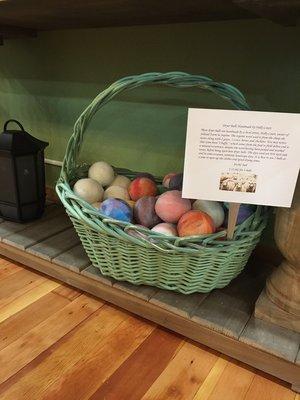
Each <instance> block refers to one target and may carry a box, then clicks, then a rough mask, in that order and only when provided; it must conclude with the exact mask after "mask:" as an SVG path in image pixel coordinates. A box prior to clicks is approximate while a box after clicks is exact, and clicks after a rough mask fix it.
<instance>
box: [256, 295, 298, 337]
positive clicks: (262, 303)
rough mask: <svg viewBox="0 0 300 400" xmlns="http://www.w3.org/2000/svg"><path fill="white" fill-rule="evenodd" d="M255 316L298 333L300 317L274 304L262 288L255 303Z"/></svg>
mask: <svg viewBox="0 0 300 400" xmlns="http://www.w3.org/2000/svg"><path fill="white" fill-rule="evenodd" d="M255 317H257V318H259V319H262V320H264V321H267V322H271V323H272V324H276V325H279V326H282V327H283V328H287V329H291V330H293V331H295V332H298V333H300V317H299V316H297V315H295V314H291V313H289V312H287V311H285V310H283V309H282V308H280V307H278V306H277V305H276V304H274V303H273V302H272V301H271V300H270V299H269V297H268V296H267V295H266V292H265V290H263V291H262V292H261V294H260V296H259V298H258V299H257V301H256V303H255Z"/></svg>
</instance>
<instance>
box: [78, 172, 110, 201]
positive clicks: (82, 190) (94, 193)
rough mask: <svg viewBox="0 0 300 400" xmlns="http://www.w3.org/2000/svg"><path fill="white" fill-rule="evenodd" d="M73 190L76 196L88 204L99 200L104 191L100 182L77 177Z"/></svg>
mask: <svg viewBox="0 0 300 400" xmlns="http://www.w3.org/2000/svg"><path fill="white" fill-rule="evenodd" d="M73 191H74V193H75V194H76V195H77V196H78V197H80V198H81V199H83V200H85V201H86V202H87V203H90V204H93V203H96V202H97V201H101V200H102V197H103V192H104V190H103V187H102V186H101V185H100V183H98V182H97V181H95V180H94V179H90V178H84V179H79V180H78V181H77V182H76V183H75V185H74V188H73Z"/></svg>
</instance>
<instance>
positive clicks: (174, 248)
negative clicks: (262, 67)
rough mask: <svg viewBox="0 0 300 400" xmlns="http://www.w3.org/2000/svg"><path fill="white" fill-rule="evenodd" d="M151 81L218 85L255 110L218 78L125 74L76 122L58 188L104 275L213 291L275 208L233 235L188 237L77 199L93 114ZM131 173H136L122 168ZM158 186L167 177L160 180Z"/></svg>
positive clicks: (238, 267)
mask: <svg viewBox="0 0 300 400" xmlns="http://www.w3.org/2000/svg"><path fill="white" fill-rule="evenodd" d="M144 84H148V85H149V84H166V85H171V86H175V87H191V86H196V87H198V88H202V89H206V90H210V91H213V92H215V93H217V94H219V95H220V96H222V97H224V98H225V99H227V100H229V101H230V102H231V103H232V104H233V105H234V106H235V107H236V108H238V109H244V110H246V109H249V107H248V105H247V103H246V101H245V99H244V97H243V95H242V94H241V93H240V92H239V91H238V90H237V89H236V88H234V87H233V86H231V85H228V84H225V83H216V82H214V81H212V80H211V79H210V78H207V77H203V76H198V75H189V74H186V73H182V72H170V73H149V74H143V75H138V76H132V77H127V78H123V79H121V80H119V81H117V82H115V83H114V84H112V85H111V86H110V87H109V88H107V89H106V90H104V91H103V92H102V93H100V94H99V95H98V96H97V97H96V98H95V99H94V100H93V102H92V103H91V104H90V105H89V106H88V107H87V108H86V110H85V111H84V112H83V113H82V114H81V116H80V117H79V119H78V120H77V122H76V123H75V126H74V132H73V135H72V136H71V138H70V140H69V143H68V147H67V151H66V154H65V158H64V162H63V167H62V171H61V175H60V178H59V181H58V183H57V186H56V190H57V193H58V195H59V197H60V199H61V201H62V203H63V204H64V206H65V208H66V211H67V213H68V215H69V216H70V219H71V220H72V222H73V225H74V227H75V229H76V231H77V233H78V235H79V237H80V239H81V242H82V244H83V247H84V249H85V251H86V253H87V255H88V257H89V258H90V260H91V263H92V264H93V265H94V266H95V267H96V268H99V269H100V271H101V273H102V274H103V275H106V276H110V277H113V278H114V279H116V280H120V281H127V282H130V283H133V284H136V285H141V284H145V285H151V286H156V287H159V288H163V289H168V290H174V291H177V292H181V293H184V294H190V293H194V292H203V293H205V292H209V291H211V290H213V289H215V288H222V287H224V286H226V285H228V284H229V282H230V281H231V280H232V279H233V278H235V277H236V276H237V275H238V274H239V273H240V272H241V271H242V270H243V268H244V266H245V265H246V263H247V261H248V259H249V257H250V255H251V253H252V251H253V249H254V248H255V246H256V244H257V243H258V241H259V239H260V236H261V233H262V231H263V229H264V228H265V226H266V223H267V215H268V209H267V207H261V206H258V207H256V210H255V211H254V213H253V214H252V215H251V216H250V217H249V218H248V219H247V220H246V221H244V222H243V223H242V224H241V225H238V226H237V227H236V229H235V232H234V236H233V239H232V240H226V231H225V230H224V231H221V232H217V233H214V234H210V235H201V236H193V237H188V238H179V237H169V236H165V235H161V234H158V233H156V232H152V231H151V230H149V229H147V228H143V227H140V226H137V225H134V224H130V223H124V222H121V221H116V220H113V219H109V218H107V217H105V216H104V215H101V214H99V212H98V211H97V210H96V209H95V208H94V207H93V206H91V205H90V204H88V203H86V202H85V201H84V200H82V199H80V198H79V197H77V196H76V195H75V194H74V192H73V190H72V185H73V183H74V182H75V181H76V180H77V179H79V178H81V177H83V176H86V168H83V169H82V168H81V167H79V166H78V164H77V159H78V154H79V150H80V147H81V145H82V140H83V134H84V132H85V130H86V128H87V126H88V123H89V122H90V121H91V119H92V117H93V115H94V114H95V113H96V112H97V111H98V109H99V108H101V107H102V106H103V105H104V104H106V103H107V102H108V101H109V100H111V99H112V98H113V97H114V96H115V95H116V94H118V93H120V92H122V91H124V90H126V89H132V88H134V87H137V86H141V85H144ZM115 170H116V173H118V174H123V175H126V176H128V177H129V178H134V177H135V176H136V173H135V172H131V171H129V170H124V169H118V168H116V169H115ZM156 181H157V183H158V184H161V179H160V178H156Z"/></svg>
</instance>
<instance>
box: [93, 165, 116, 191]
mask: <svg viewBox="0 0 300 400" xmlns="http://www.w3.org/2000/svg"><path fill="white" fill-rule="evenodd" d="M88 175H89V178H91V179H95V181H97V182H99V183H100V185H102V186H109V185H110V184H111V183H112V181H113V180H114V179H115V173H114V170H113V168H112V166H111V165H109V164H108V163H107V162H105V161H97V162H95V163H94V164H93V165H91V166H90V169H89V173H88Z"/></svg>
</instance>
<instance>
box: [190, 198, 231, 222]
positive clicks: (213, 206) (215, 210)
mask: <svg viewBox="0 0 300 400" xmlns="http://www.w3.org/2000/svg"><path fill="white" fill-rule="evenodd" d="M192 208H193V210H198V211H203V212H205V213H206V214H208V215H209V216H210V217H211V218H212V220H213V221H214V224H215V227H216V228H219V227H220V226H221V225H222V224H223V222H224V218H225V213H224V209H223V207H222V206H221V204H220V203H219V202H218V201H212V200H196V201H195V202H194V203H193V206H192Z"/></svg>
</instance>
